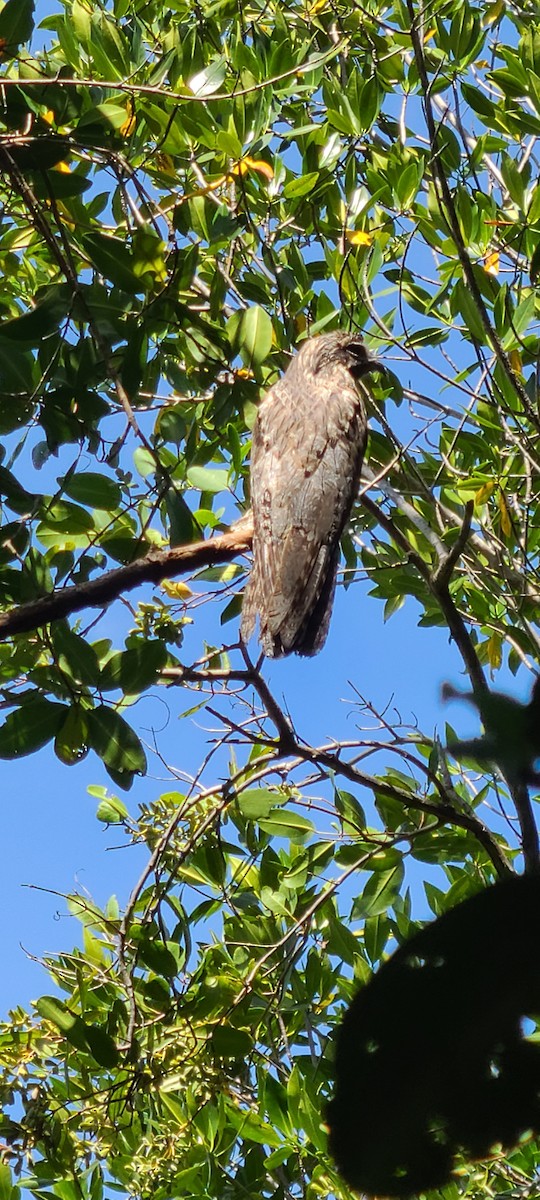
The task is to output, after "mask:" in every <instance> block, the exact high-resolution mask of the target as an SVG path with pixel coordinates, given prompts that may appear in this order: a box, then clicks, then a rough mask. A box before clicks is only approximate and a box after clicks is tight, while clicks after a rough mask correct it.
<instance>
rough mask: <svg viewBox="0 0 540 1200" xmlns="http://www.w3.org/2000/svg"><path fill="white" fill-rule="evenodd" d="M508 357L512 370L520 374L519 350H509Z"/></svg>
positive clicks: (521, 365)
mask: <svg viewBox="0 0 540 1200" xmlns="http://www.w3.org/2000/svg"><path fill="white" fill-rule="evenodd" d="M508 357H509V359H510V366H511V368H512V370H513V371H516V372H517V374H518V375H522V374H523V363H522V361H521V354H520V352H519V350H511V351H510V353H509V355H508Z"/></svg>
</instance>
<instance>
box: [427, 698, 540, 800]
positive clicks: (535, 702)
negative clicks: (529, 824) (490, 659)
mask: <svg viewBox="0 0 540 1200" xmlns="http://www.w3.org/2000/svg"><path fill="white" fill-rule="evenodd" d="M442 698H443V700H466V701H467V703H468V704H472V705H473V706H474V708H477V709H478V712H479V713H480V717H481V720H482V724H483V726H484V730H485V732H484V736H483V737H482V738H470V739H469V740H468V741H456V742H449V744H448V747H447V749H448V751H449V753H450V754H452V755H453V756H454V758H474V759H476V761H477V762H479V763H495V764H496V765H497V766H498V767H499V768H500V770H501V771H502V772H503V774H504V775H505V776H506V778H507V779H508V781H509V782H511V783H525V784H534V785H536V786H538V785H539V784H540V772H539V771H538V770H537V769H536V767H535V764H536V762H537V761H538V760H539V759H540V677H537V678H536V679H535V682H534V685H533V689H532V693H531V699H530V700H529V703H528V704H522V703H521V702H520V701H519V700H514V699H513V697H512V696H506V695H504V693H503V692H489V691H485V692H480V691H473V692H460V691H458V690H457V688H454V687H452V684H450V683H445V684H443V688H442Z"/></svg>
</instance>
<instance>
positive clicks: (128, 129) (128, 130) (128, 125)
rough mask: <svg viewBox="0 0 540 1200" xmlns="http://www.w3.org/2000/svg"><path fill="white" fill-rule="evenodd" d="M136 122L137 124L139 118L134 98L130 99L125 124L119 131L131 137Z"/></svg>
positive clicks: (123, 135) (124, 135)
mask: <svg viewBox="0 0 540 1200" xmlns="http://www.w3.org/2000/svg"><path fill="white" fill-rule="evenodd" d="M136 124H137V118H136V116H135V105H134V103H133V100H128V103H127V115H126V119H125V121H124V122H123V124H122V125H121V126H120V129H119V131H118V132H119V133H121V134H122V137H129V136H130V134H132V133H133V130H134V129H135V126H136Z"/></svg>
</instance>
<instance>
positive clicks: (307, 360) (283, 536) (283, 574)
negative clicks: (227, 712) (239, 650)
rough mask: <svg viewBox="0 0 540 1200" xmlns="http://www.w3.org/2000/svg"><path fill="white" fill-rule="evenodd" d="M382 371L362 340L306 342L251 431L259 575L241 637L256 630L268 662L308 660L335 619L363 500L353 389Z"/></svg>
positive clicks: (358, 411)
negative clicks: (351, 525) (348, 531)
mask: <svg viewBox="0 0 540 1200" xmlns="http://www.w3.org/2000/svg"><path fill="white" fill-rule="evenodd" d="M376 369H377V363H376V361H375V360H374V359H371V358H370V357H369V354H368V352H367V350H366V348H365V346H364V343H363V342H362V340H361V338H360V337H358V336H357V335H355V334H348V333H329V334H322V335H321V336H320V337H314V338H310V339H309V340H308V341H306V342H304V343H303V345H302V347H301V349H300V351H299V353H298V354H297V355H295V357H294V358H293V359H292V361H291V363H290V365H289V366H288V368H287V370H286V372H285V374H284V375H283V376H282V378H281V379H279V380H278V382H277V383H276V384H274V387H272V388H271V389H270V391H269V392H268V394H267V395H266V396H265V398H264V400H263V401H262V403H261V405H260V408H259V411H258V414H257V420H256V423H255V428H254V431H253V444H252V451H251V503H252V507H253V524H254V532H253V565H252V568H251V575H250V579H249V582H248V585H247V588H246V593H245V596H244V605H243V612H242V624H241V636H242V639H243V640H244V641H245V642H247V641H248V639H249V638H250V637H251V635H252V633H253V632H254V630H255V624H256V621H257V618H258V620H259V638H260V642H261V645H262V648H263V651H264V653H265V654H266V655H268V656H269V657H271V658H278V657H280V656H281V655H284V654H291V653H292V652H293V651H294V652H295V653H297V654H304V655H312V654H316V653H317V652H318V651H319V650H320V649H321V647H322V646H323V645H324V642H325V640H326V636H327V633H328V626H329V623H330V617H331V613H332V604H333V599H334V591H335V586H336V574H337V568H338V561H339V539H340V537H341V534H342V533H343V529H344V527H345V525H346V523H347V520H348V518H349V515H350V512H351V508H352V505H353V503H354V499H355V496H356V493H357V490H358V483H359V479H360V470H361V466H362V459H363V456H364V450H365V445H366V438H367V418H366V410H365V404H364V399H363V396H362V391H361V389H360V388H358V387H357V385H356V382H355V380H356V379H359V378H360V377H361V376H363V375H366V374H368V373H369V372H370V371H372V370H376Z"/></svg>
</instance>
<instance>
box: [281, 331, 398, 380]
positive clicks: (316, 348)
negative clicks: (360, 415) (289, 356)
mask: <svg viewBox="0 0 540 1200" xmlns="http://www.w3.org/2000/svg"><path fill="white" fill-rule="evenodd" d="M299 358H300V359H301V360H302V366H303V367H307V368H308V370H311V371H312V372H313V374H315V375H316V374H317V373H318V372H319V371H324V370H326V369H327V368H328V367H332V366H336V364H341V365H342V366H344V367H346V368H347V370H348V371H349V372H350V374H351V375H352V376H353V377H354V378H355V379H360V378H361V377H362V376H363V375H369V373H370V372H372V371H383V372H384V371H385V367H384V366H383V364H382V363H380V362H378V360H377V359H376V358H373V357H372V355H371V354H370V353H369V350H368V349H367V347H366V345H365V343H364V342H363V340H362V338H361V337H360V335H359V334H357V333H344V332H342V331H341V330H336V331H335V332H334V333H321V334H319V336H318V337H313V338H309V339H308V340H307V341H306V342H304V344H303V345H302V347H301V348H300V351H299Z"/></svg>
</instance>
